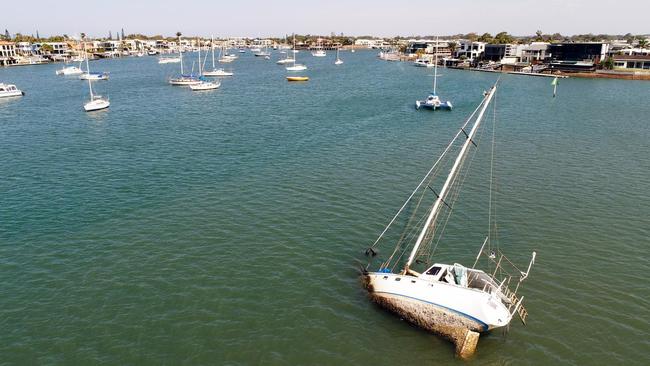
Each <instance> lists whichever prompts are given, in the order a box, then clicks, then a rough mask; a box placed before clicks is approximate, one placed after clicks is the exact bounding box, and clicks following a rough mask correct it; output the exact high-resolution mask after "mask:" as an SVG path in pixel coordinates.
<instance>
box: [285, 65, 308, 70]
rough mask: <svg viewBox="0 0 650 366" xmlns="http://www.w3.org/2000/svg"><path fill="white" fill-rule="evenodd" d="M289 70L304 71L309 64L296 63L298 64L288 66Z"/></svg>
mask: <svg viewBox="0 0 650 366" xmlns="http://www.w3.org/2000/svg"><path fill="white" fill-rule="evenodd" d="M286 69H287V71H304V70H307V66H303V65H296V66H288V67H286Z"/></svg>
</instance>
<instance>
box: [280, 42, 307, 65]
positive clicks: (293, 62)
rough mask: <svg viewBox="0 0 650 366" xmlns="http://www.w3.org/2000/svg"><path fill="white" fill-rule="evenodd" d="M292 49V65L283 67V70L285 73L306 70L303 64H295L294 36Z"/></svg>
mask: <svg viewBox="0 0 650 366" xmlns="http://www.w3.org/2000/svg"><path fill="white" fill-rule="evenodd" d="M293 49H294V52H293V59H292V60H291V63H292V65H291V66H287V67H285V69H286V70H287V71H304V70H307V66H305V65H303V64H297V63H296V53H295V51H296V36H295V35H294V36H293Z"/></svg>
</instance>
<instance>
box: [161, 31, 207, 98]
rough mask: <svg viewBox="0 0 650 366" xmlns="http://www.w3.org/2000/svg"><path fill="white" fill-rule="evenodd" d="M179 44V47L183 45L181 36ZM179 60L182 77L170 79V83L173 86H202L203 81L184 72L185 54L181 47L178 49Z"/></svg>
mask: <svg viewBox="0 0 650 366" xmlns="http://www.w3.org/2000/svg"><path fill="white" fill-rule="evenodd" d="M179 34H180V33H179ZM178 44H179V45H180V44H181V36H178ZM178 58H179V60H180V64H181V75H180V76H179V77H175V78H171V79H169V83H170V84H171V85H178V86H184V85H194V84H200V83H201V80H199V79H198V78H197V77H196V76H194V75H193V74H189V75H186V74H185V73H184V70H183V53H182V51H181V49H180V47H179V49H178ZM200 62H201V60H200V59H199V63H200Z"/></svg>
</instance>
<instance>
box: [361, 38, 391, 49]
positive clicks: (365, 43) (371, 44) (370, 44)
mask: <svg viewBox="0 0 650 366" xmlns="http://www.w3.org/2000/svg"><path fill="white" fill-rule="evenodd" d="M354 45H355V46H358V47H366V48H372V49H378V48H382V47H384V46H385V42H384V40H383V39H381V38H378V39H372V38H359V39H356V40H355V41H354Z"/></svg>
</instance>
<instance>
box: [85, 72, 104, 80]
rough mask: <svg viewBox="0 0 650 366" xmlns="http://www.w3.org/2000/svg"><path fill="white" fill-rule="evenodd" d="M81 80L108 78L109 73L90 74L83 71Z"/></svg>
mask: <svg viewBox="0 0 650 366" xmlns="http://www.w3.org/2000/svg"><path fill="white" fill-rule="evenodd" d="M79 79H81V80H108V74H88V73H83V74H81V75H80V76H79Z"/></svg>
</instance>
